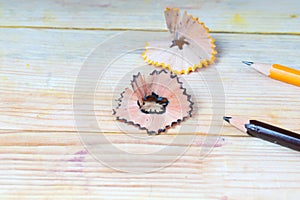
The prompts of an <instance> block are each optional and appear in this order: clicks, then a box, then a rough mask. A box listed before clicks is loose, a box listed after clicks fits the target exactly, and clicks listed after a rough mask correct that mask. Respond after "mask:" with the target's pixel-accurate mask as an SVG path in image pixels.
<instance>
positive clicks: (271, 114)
mask: <svg viewBox="0 0 300 200" xmlns="http://www.w3.org/2000/svg"><path fill="white" fill-rule="evenodd" d="M114 33H116V32H110V31H84V32H83V31H74V30H70V31H63V30H32V29H2V31H1V32H0V46H1V49H0V52H1V54H0V55H1V57H0V74H1V75H0V78H1V83H0V91H1V92H0V99H1V103H0V106H1V111H0V127H1V129H3V130H36V131H38V130H41V131H50V130H52V131H56V130H59V131H74V130H75V121H74V116H73V105H72V102H73V101H72V96H73V94H74V87H75V83H76V77H77V75H78V72H79V70H80V68H81V66H82V65H83V63H84V61H85V59H86V57H87V56H88V54H89V52H90V51H91V50H93V49H94V48H96V47H97V46H98V45H99V44H100V43H101V42H102V41H103V40H104V39H105V38H107V37H109V36H111V35H113V34H114ZM132 34H133V33H132ZM135 34H137V37H136V38H137V40H140V41H142V44H144V41H146V40H147V38H145V34H146V32H135ZM160 34H166V33H149V32H148V33H147V34H146V35H147V36H149V37H152V36H157V35H158V36H159V35H160ZM33 36H34V37H33ZM213 37H214V38H215V39H216V41H217V42H216V43H217V50H218V51H219V54H218V57H217V62H216V65H215V66H211V67H209V68H207V69H205V70H204V69H203V70H199V72H200V75H201V76H202V77H201V76H199V75H198V74H197V73H192V74H190V75H188V76H184V77H183V78H184V79H185V81H186V82H187V83H188V84H189V85H190V87H191V90H190V91H191V92H192V93H193V94H194V101H195V103H197V105H198V107H199V109H198V112H196V113H194V114H195V115H194V118H191V119H190V120H188V121H186V122H185V125H186V126H190V127H192V128H194V130H197V131H196V132H200V133H205V132H207V131H208V129H209V127H210V124H211V118H210V116H211V115H212V114H213V113H214V112H217V113H215V114H216V115H218V116H219V117H221V116H223V115H224V114H225V113H218V111H216V110H214V109H215V108H218V107H222V106H225V107H226V114H229V115H235V116H241V117H253V118H257V119H261V120H265V121H267V122H270V123H274V124H276V125H279V126H283V127H286V128H289V129H291V130H294V131H299V127H298V126H297V124H298V123H297V122H298V121H299V119H300V114H299V113H300V112H299V109H300V108H299V106H298V104H299V96H300V91H299V90H298V88H297V87H294V86H291V85H288V84H284V83H281V82H278V81H274V80H271V79H269V78H266V77H264V76H261V75H260V74H258V73H257V72H256V71H254V70H252V69H249V68H248V67H246V66H245V65H243V64H242V63H241V62H240V61H241V60H254V61H260V62H278V63H281V64H285V65H290V66H293V65H294V66H295V65H298V63H296V62H295V60H294V59H295V57H297V55H298V54H299V50H298V46H299V45H300V43H299V40H298V37H297V36H263V35H236V34H213ZM33 38H34V39H33ZM130 42H131V41H124V43H122V44H120V45H121V46H120V48H121V47H126V45H130ZM112 43H113V41H112ZM112 45H113V44H112ZM118 45H119V44H118ZM275 47H276V48H275ZM241 48H243V49H244V50H243V51H241ZM117 51H118V50H117V49H115V50H114V49H112V50H111V51H110V52H109V53H108V54H107V56H108V57H109V55H112V54H113V53H116V52H117ZM141 52H142V51H138V52H134V53H132V54H128V55H126V56H125V57H124V58H123V59H119V60H118V61H116V62H115V63H114V64H113V65H112V66H111V67H110V68H109V70H108V71H107V72H106V74H105V76H103V79H102V80H101V81H100V86H99V87H97V90H96V93H95V106H96V107H95V109H96V112H95V114H96V116H97V118H98V120H99V121H102V122H104V123H102V124H101V126H102V130H103V131H104V132H117V133H120V129H119V127H118V126H119V125H120V123H116V122H115V120H114V119H113V118H112V115H111V113H112V109H113V108H114V107H113V105H116V104H115V101H114V99H116V98H118V97H119V93H120V92H121V90H123V89H124V88H125V87H127V86H129V80H130V79H131V77H132V75H133V74H135V73H137V72H135V71H132V72H131V74H130V73H129V75H126V76H125V78H126V79H128V81H127V82H128V85H127V82H126V81H125V83H124V84H123V82H121V87H120V88H119V89H120V91H118V90H115V91H114V90H112V89H111V87H112V85H113V84H115V85H114V86H116V84H119V82H118V81H119V80H121V79H122V78H124V74H126V73H128V72H130V71H131V70H135V69H136V66H139V65H145V64H144V62H143V59H142V58H141V56H140V53H141ZM102 61H103V60H102ZM102 61H101V59H99V66H100V65H101V62H102ZM97 64H98V63H97ZM124 66H127V67H124ZM145 67H146V68H148V67H149V69H151V70H152V67H151V66H147V65H145ZM296 67H299V66H296ZM153 69H154V68H153ZM215 69H216V70H217V71H218V73H219V75H220V78H221V81H222V83H221V82H220V83H218V84H223V86H224V91H223V92H224V96H225V97H226V99H225V102H224V101H222V100H218V99H217V100H216V104H215V105H213V103H212V96H211V92H213V91H209V88H207V86H206V83H205V81H208V83H211V84H215V82H214V80H215V77H213V76H210V77H208V78H207V80H205V79H203V77H205V76H206V75H208V74H209V73H210V71H211V70H215ZM86 83H89V80H87V81H86ZM126 85H127V86H126ZM112 91H113V92H112ZM221 92H222V91H221ZM79 93H80V94H81V93H82V95H86V92H85V91H83V90H79ZM103 94H105V95H103ZM82 103H86V102H82ZM241 111H242V112H241ZM283 112H284V113H286V112H288V113H289V114H288V115H284V114H283ZM81 115H82V116H84V115H86V113H84V112H82V113H81ZM88 117H89V116H87V119H88ZM121 124H122V123H121ZM220 125H221V126H222V124H220ZM80 126H81V125H80ZM82 127H85V128H86V130H87V131H95V129H94V128H93V127H90V126H89V124H88V123H87V124H84V125H82ZM178 128H180V126H178ZM177 131H178V129H174V130H171V131H170V134H171V133H175V132H177ZM187 134H188V133H187ZM214 134H219V133H214ZM222 134H225V135H226V134H238V135H241V134H242V133H240V132H239V131H236V130H234V129H231V128H229V129H225V130H224V131H223V132H222Z"/></svg>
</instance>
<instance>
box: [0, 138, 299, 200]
mask: <svg viewBox="0 0 300 200" xmlns="http://www.w3.org/2000/svg"><path fill="white" fill-rule="evenodd" d="M93 135H95V136H97V135H98V134H93ZM107 137H108V138H109V139H110V141H112V143H113V144H115V145H119V146H118V147H120V148H122V149H123V150H129V151H130V150H134V149H136V148H137V147H138V148H139V149H140V150H145V149H148V150H151V149H152V148H153V147H154V146H156V147H161V148H165V147H166V145H167V146H168V145H169V146H173V147H176V146H177V147H179V146H178V144H177V143H172V144H170V143H169V140H170V139H172V138H173V137H172V136H171V137H170V136H166V135H165V136H161V137H159V140H155V141H149V140H143V139H142V140H143V141H144V142H143V143H139V144H137V143H131V142H130V141H132V140H136V139H137V138H131V137H128V136H126V135H124V134H118V135H107ZM179 137H185V136H179ZM200 137H201V136H200ZM223 138H224V140H225V142H224V143H222V145H220V146H218V147H215V148H214V149H213V151H212V152H211V153H210V154H209V155H208V156H207V157H206V158H205V159H199V151H200V149H201V145H199V144H197V143H193V144H192V145H191V146H190V147H189V148H188V150H187V151H186V152H185V153H184V155H183V156H181V157H179V158H178V160H177V161H176V162H174V163H172V164H171V165H170V166H168V167H167V168H164V169H161V170H159V171H155V172H152V173H142V174H132V173H121V172H118V171H115V170H114V169H111V168H110V167H112V166H110V167H107V166H103V165H102V164H101V163H100V162H99V161H97V160H95V159H94V156H95V155H91V154H89V152H88V151H87V150H89V149H85V148H84V147H83V146H82V145H81V144H80V140H78V136H77V134H76V133H70V132H9V133H1V134H0V159H1V165H0V177H1V178H0V186H1V187H0V194H1V197H2V198H5V199H12V198H17V197H20V198H21V197H22V199H26V198H28V199H29V198H32V197H33V196H36V197H39V198H42V199H44V198H48V197H51V198H53V197H57V198H72V199H77V198H78V199H81V198H87V197H88V198H98V199H99V198H104V199H107V198H116V199H124V198H130V199H132V198H137V199H141V198H149V199H170V198H175V197H176V198H181V199H187V198H188V199H199V198H201V199H239V198H240V197H241V196H244V197H245V199H259V198H261V197H265V196H267V197H272V196H273V195H274V194H276V198H275V199H277V198H278V199H282V198H288V199H297V197H298V196H299V195H300V193H299V191H300V186H299V178H300V177H299V173H298V172H299V170H300V163H299V154H298V153H297V152H294V151H291V150H289V149H286V148H281V147H278V146H277V145H274V144H270V143H266V142H264V141H261V140H258V139H255V138H251V137H229V136H225V137H223ZM182 139H183V140H184V138H182ZM137 140H140V139H137ZM122 144H126V145H122ZM138 152H139V151H136V152H135V153H138ZM112 156H113V154H112ZM157 156H158V158H159V157H161V158H165V155H164V154H159V155H157ZM112 158H113V157H112ZM143 161H144V163H145V165H147V164H149V163H151V162H152V161H153V156H151V154H146V156H143ZM120 163H121V164H123V165H127V164H128V161H126V160H120ZM270 183H272V184H270Z"/></svg>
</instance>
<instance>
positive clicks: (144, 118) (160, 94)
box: [113, 70, 193, 135]
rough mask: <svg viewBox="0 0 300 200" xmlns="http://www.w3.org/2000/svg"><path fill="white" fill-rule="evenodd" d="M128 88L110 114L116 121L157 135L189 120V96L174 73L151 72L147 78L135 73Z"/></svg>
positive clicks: (190, 103) (190, 108)
mask: <svg viewBox="0 0 300 200" xmlns="http://www.w3.org/2000/svg"><path fill="white" fill-rule="evenodd" d="M131 86H132V89H129V88H126V89H125V90H124V92H123V93H122V94H121V97H120V98H119V99H118V100H117V101H118V103H119V104H118V106H117V108H116V109H114V110H113V114H114V115H115V116H116V119H117V120H120V121H124V122H126V123H129V124H133V125H136V126H138V127H139V128H140V129H142V130H146V131H147V133H148V134H150V135H156V134H159V133H161V132H165V131H166V130H167V129H168V128H170V127H171V126H174V125H176V124H178V123H179V122H181V121H184V120H185V119H187V118H188V117H191V116H192V110H193V109H192V105H193V102H192V101H191V96H190V95H188V94H187V93H186V89H185V88H183V87H182V82H180V81H179V78H178V77H177V75H175V74H173V73H170V72H168V71H166V70H161V71H156V70H154V71H153V72H152V73H151V74H150V75H149V76H148V77H146V78H145V77H144V76H143V75H142V74H141V73H138V74H137V75H136V76H133V80H132V81H131Z"/></svg>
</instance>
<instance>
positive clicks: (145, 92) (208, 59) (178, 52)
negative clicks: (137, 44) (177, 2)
mask: <svg viewBox="0 0 300 200" xmlns="http://www.w3.org/2000/svg"><path fill="white" fill-rule="evenodd" d="M164 13H165V19H166V25H167V27H168V29H169V32H170V33H171V34H167V36H166V38H161V39H160V40H158V41H154V42H149V43H147V44H148V45H147V46H146V50H145V52H143V54H142V57H143V58H144V60H145V61H146V62H147V63H148V64H150V65H154V66H157V67H162V68H165V69H163V70H161V71H156V70H154V71H153V72H152V73H150V75H148V76H147V77H144V76H143V75H142V74H141V73H138V74H137V75H136V76H133V80H132V82H131V86H132V89H129V88H126V89H125V91H124V92H123V93H122V94H121V97H120V98H119V99H118V100H117V101H118V106H117V108H116V109H114V110H113V114H114V115H115V116H116V119H117V120H120V121H123V122H126V123H129V124H133V125H135V126H138V127H139V128H140V129H145V130H146V131H147V133H148V134H149V135H157V134H159V133H161V132H165V131H166V130H167V129H168V128H170V127H172V126H174V125H176V124H178V123H179V122H181V121H184V120H186V119H187V118H189V117H191V116H192V110H193V107H192V105H193V102H192V101H191V96H190V95H189V94H188V93H187V91H186V89H185V88H183V85H182V82H180V80H179V77H178V76H177V75H180V74H189V73H190V72H193V71H195V70H197V69H198V68H201V67H203V66H208V65H209V64H211V63H213V62H214V60H215V54H217V51H216V50H215V47H216V46H215V44H214V39H212V38H211V37H210V35H209V30H208V28H207V27H206V26H205V25H204V23H202V22H200V21H199V20H198V18H195V17H193V16H192V15H189V14H187V12H184V14H183V16H182V17H181V16H180V10H179V9H178V8H166V10H165V12H164Z"/></svg>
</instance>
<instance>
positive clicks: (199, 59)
mask: <svg viewBox="0 0 300 200" xmlns="http://www.w3.org/2000/svg"><path fill="white" fill-rule="evenodd" d="M165 19H166V24H167V27H168V29H169V32H170V33H171V36H169V37H168V38H161V39H160V41H154V42H150V43H147V44H146V50H145V51H144V52H143V54H142V57H143V58H144V60H145V61H146V62H147V63H148V64H150V65H155V66H158V67H163V68H166V69H169V70H170V71H172V72H174V73H176V74H188V73H190V72H192V71H195V70H196V69H197V68H202V67H203V66H208V65H209V64H211V63H213V62H214V60H215V54H217V51H216V50H215V47H216V45H215V44H214V39H213V38H211V36H210V35H209V29H208V28H207V27H206V26H205V24H204V23H203V22H200V21H199V20H198V18H195V17H193V16H192V15H190V14H187V12H186V11H185V12H184V14H183V16H182V17H181V18H180V10H179V9H178V8H166V10H165Z"/></svg>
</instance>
